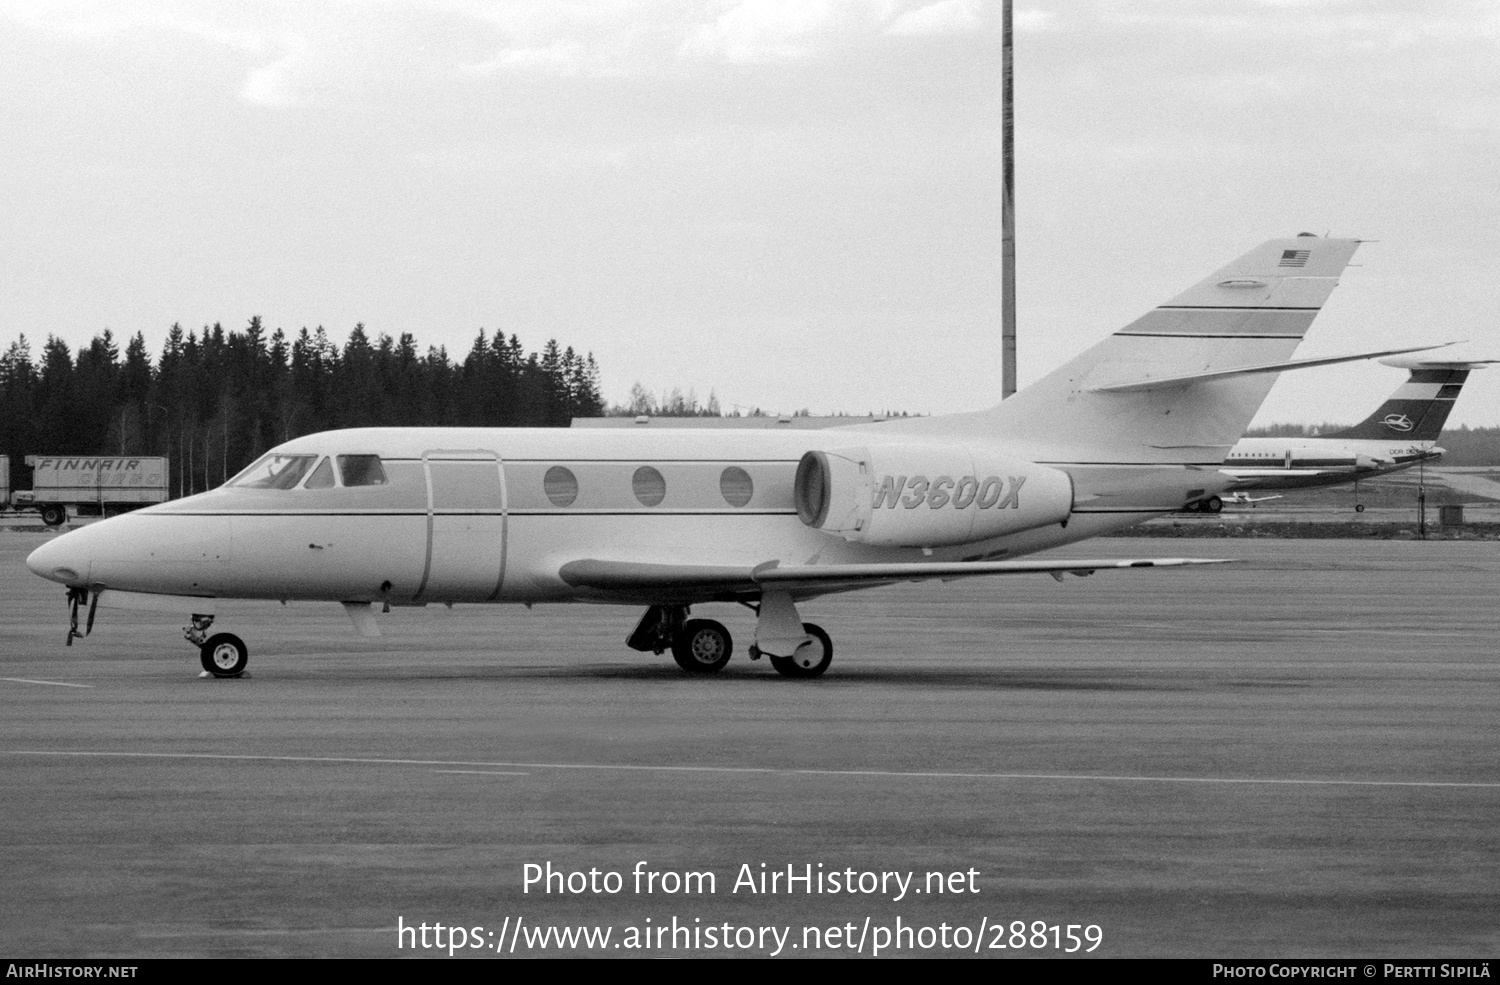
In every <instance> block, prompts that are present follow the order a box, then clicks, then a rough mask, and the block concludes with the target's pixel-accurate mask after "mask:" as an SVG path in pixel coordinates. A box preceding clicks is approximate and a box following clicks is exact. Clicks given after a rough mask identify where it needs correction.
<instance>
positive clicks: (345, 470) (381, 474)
mask: <svg viewBox="0 0 1500 985" xmlns="http://www.w3.org/2000/svg"><path fill="white" fill-rule="evenodd" d="M339 472H340V474H342V475H343V477H344V485H346V486H383V485H385V484H386V483H387V482H388V481H389V480H387V479H386V477H385V468H384V467H383V466H382V465H381V464H380V456H379V455H340V456H339Z"/></svg>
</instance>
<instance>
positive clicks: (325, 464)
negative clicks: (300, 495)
mask: <svg viewBox="0 0 1500 985" xmlns="http://www.w3.org/2000/svg"><path fill="white" fill-rule="evenodd" d="M332 486H333V462H332V461H331V460H329V459H326V458H325V459H323V460H322V461H321V462H319V463H318V467H317V468H315V469H313V474H312V475H310V476H308V477H307V485H305V486H303V487H302V488H303V489H328V488H331V487H332Z"/></svg>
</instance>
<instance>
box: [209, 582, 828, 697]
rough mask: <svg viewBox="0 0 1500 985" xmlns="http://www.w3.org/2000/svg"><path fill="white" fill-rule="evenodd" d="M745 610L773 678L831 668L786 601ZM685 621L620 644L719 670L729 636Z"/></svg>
mask: <svg viewBox="0 0 1500 985" xmlns="http://www.w3.org/2000/svg"><path fill="white" fill-rule="evenodd" d="M746 605H749V603H746ZM750 608H751V609H753V610H754V611H755V612H756V613H757V615H758V616H759V619H758V620H757V622H756V627H755V642H754V643H752V644H750V649H749V653H750V659H751V660H759V659H760V658H761V657H762V656H765V657H769V658H770V660H771V667H772V669H774V670H775V671H776V672H777V673H778V674H780V675H781V676H783V677H797V678H810V677H818V676H820V675H821V674H822V673H823V672H824V671H825V670H827V669H828V665H829V664H831V663H833V640H831V639H830V638H829V636H828V634H827V633H825V632H824V631H823V629H822V627H820V626H815V625H813V624H812V623H810V622H802V621H801V620H800V619H798V618H797V610H796V608H795V606H794V605H793V604H792V601H791V599H790V598H789V597H786V596H784V595H770V594H768V595H767V597H765V598H763V599H762V600H761V603H760V605H759V606H754V605H750ZM687 615H688V607H687V606H685V605H653V606H651V608H649V609H647V610H646V614H645V615H644V616H642V617H641V621H640V622H639V623H637V624H636V627H635V630H634V631H633V632H631V634H630V636H629V638H628V639H627V640H626V641H625V643H626V645H627V646H629V647H630V648H631V649H633V650H641V651H642V652H648V653H657V654H660V653H664V652H666V651H667V650H671V651H672V659H673V660H675V661H676V662H677V666H679V667H681V668H682V669H683V670H685V671H687V672H688V673H689V674H712V673H715V672H717V671H719V670H722V669H723V667H724V665H725V664H727V663H729V658H730V656H732V655H733V652H734V640H733V638H732V637H731V636H730V635H729V630H727V629H725V628H724V625H723V624H722V623H720V622H716V621H715V620H713V619H689V618H687ZM218 638H219V637H215V639H218ZM783 654H784V655H783ZM207 659H208V658H207V657H205V658H204V660H205V661H207ZM204 666H205V667H207V666H208V664H207V663H206V662H205V664H204ZM210 671H211V672H212V669H211V668H210Z"/></svg>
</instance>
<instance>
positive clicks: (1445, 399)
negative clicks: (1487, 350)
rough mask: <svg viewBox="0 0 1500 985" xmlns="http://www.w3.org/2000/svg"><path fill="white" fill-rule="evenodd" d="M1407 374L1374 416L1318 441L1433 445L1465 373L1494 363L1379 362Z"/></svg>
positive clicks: (1467, 373) (1461, 384)
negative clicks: (1396, 441) (1427, 443)
mask: <svg viewBox="0 0 1500 985" xmlns="http://www.w3.org/2000/svg"><path fill="white" fill-rule="evenodd" d="M1382 361H1384V362H1389V363H1390V364H1392V365H1396V366H1401V367H1402V368H1405V369H1410V370H1411V375H1410V376H1409V377H1407V379H1406V382H1405V383H1402V384H1401V386H1400V387H1399V388H1398V389H1397V390H1396V392H1395V393H1393V394H1391V395H1390V396H1389V397H1387V398H1386V401H1385V403H1383V404H1381V405H1380V406H1379V407H1377V408H1376V409H1375V413H1373V414H1371V415H1370V416H1369V417H1367V418H1365V419H1364V420H1363V421H1360V422H1359V423H1358V424H1356V425H1354V426H1353V427H1352V428H1345V429H1344V430H1342V431H1337V432H1334V433H1332V434H1323V435H1319V437H1322V438H1354V439H1366V438H1368V439H1374V440H1376V441H1389V440H1392V439H1398V440H1409V441H1436V440H1437V439H1438V436H1439V435H1440V434H1442V433H1443V425H1444V424H1445V423H1446V422H1447V420H1448V414H1449V412H1451V411H1452V410H1453V404H1454V402H1455V401H1456V400H1458V394H1459V391H1461V390H1462V389H1463V386H1464V381H1465V380H1467V379H1468V378H1469V371H1470V370H1474V369H1480V368H1482V367H1484V366H1485V365H1486V364H1487V363H1489V362H1493V361H1494V360H1485V361H1481V362H1456V361H1444V360H1413V359H1393V360H1382Z"/></svg>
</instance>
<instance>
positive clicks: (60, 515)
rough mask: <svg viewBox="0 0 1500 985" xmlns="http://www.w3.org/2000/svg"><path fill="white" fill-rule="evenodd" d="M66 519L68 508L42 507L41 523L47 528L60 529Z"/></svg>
mask: <svg viewBox="0 0 1500 985" xmlns="http://www.w3.org/2000/svg"><path fill="white" fill-rule="evenodd" d="M67 518H68V508H67V507H66V506H43V507H42V522H43V523H45V524H46V525H47V526H49V527H60V526H62V524H63V521H64V520H66V519H67Z"/></svg>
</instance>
